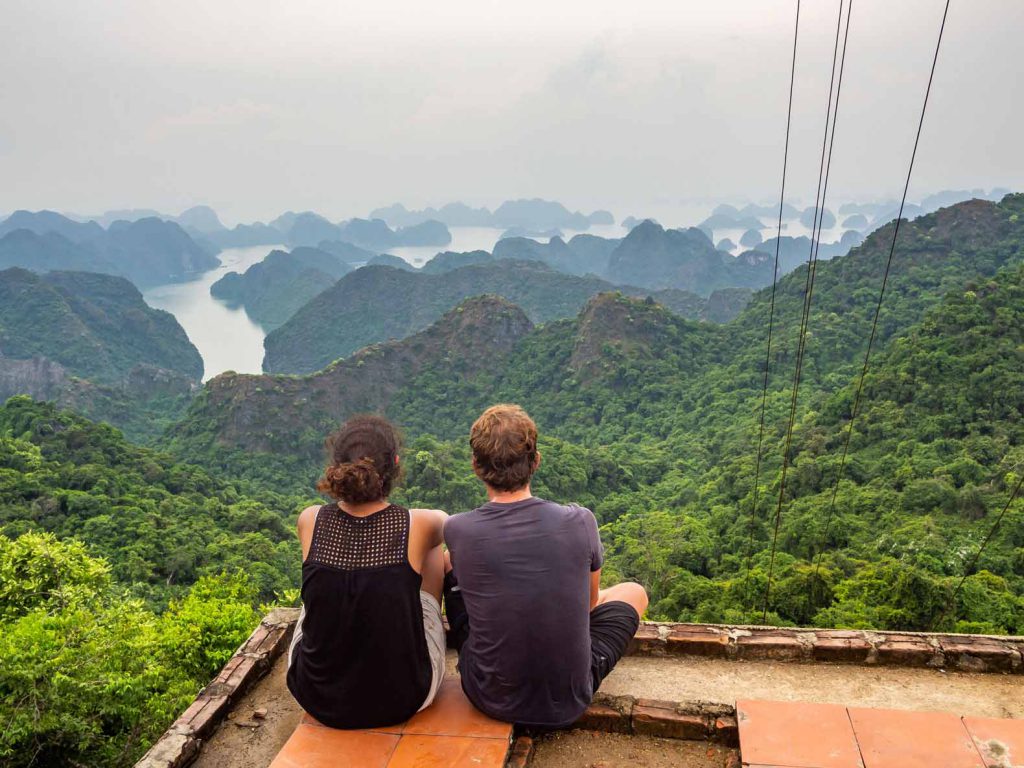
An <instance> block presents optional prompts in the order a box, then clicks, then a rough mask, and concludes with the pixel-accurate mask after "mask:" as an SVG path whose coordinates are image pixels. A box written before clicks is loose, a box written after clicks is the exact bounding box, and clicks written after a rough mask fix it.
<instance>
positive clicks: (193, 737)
mask: <svg viewBox="0 0 1024 768" xmlns="http://www.w3.org/2000/svg"><path fill="white" fill-rule="evenodd" d="M298 615H299V611H298V609H297V608H277V609H275V610H273V611H271V612H270V613H269V614H267V616H265V617H264V618H263V620H262V621H261V622H260V624H259V626H258V627H257V628H256V629H255V630H254V631H253V633H252V635H250V636H249V638H248V639H247V640H246V641H245V642H244V643H243V644H242V646H241V647H240V648H239V649H238V650H237V651H236V652H235V654H234V655H233V656H232V657H231V659H229V660H228V663H227V664H225V665H224V668H223V669H222V670H221V671H220V673H219V674H218V675H217V677H215V678H214V679H213V680H212V681H211V682H210V684H209V685H207V686H206V687H205V688H203V690H202V691H200V692H199V695H198V696H197V697H196V699H195V701H193V702H192V704H191V705H190V706H189V707H188V709H186V710H185V711H184V712H183V713H182V714H181V716H180V717H179V718H178V719H177V720H175V721H174V723H173V724H172V725H171V727H170V728H168V730H167V731H166V732H165V733H164V734H163V736H161V737H160V738H159V739H158V740H157V742H156V743H155V744H153V746H152V747H151V748H150V749H149V751H148V752H147V753H146V754H145V755H144V756H143V757H142V759H141V760H139V762H137V763H136V764H135V768H184V766H187V765H189V764H190V763H191V762H192V761H193V760H195V758H196V757H197V756H198V754H199V749H200V747H201V746H202V742H203V740H204V739H207V738H209V736H210V735H211V734H212V733H213V731H214V730H215V729H216V727H217V726H218V725H219V724H220V722H221V721H222V720H223V719H224V718H225V716H226V715H227V713H228V712H229V711H230V710H231V707H232V706H233V705H234V703H235V702H236V701H237V700H238V698H239V697H241V696H242V695H243V694H244V693H245V692H246V690H248V689H249V687H251V686H252V684H253V683H255V682H256V681H257V680H259V679H261V678H262V677H263V676H264V675H265V674H266V673H267V671H268V670H269V669H270V668H271V666H273V663H274V661H275V660H276V659H277V658H278V657H279V656H280V655H281V654H282V653H283V652H284V651H285V649H286V648H287V647H288V644H289V642H290V641H291V636H292V632H293V631H294V629H295V622H296V621H297V620H298ZM628 653H629V654H632V655H639V656H710V657H716V658H720V659H727V660H739V661H743V660H750V659H771V660H775V661H784V662H798V663H799V662H802V663H811V664H813V663H821V662H840V663H848V664H855V665H869V666H870V665H892V666H917V667H933V668H939V667H941V668H946V669H955V670H961V671H965V672H987V673H996V672H1001V673H1008V672H1010V673H1016V674H1024V637H1008V636H992V635H957V634H930V633H923V632H886V631H873V630H842V629H790V628H780V627H760V626H749V625H728V626H727V625H720V624H679V623H663V622H649V621H645V622H643V623H642V624H641V625H640V628H639V630H638V631H637V633H636V636H635V637H634V639H633V642H632V643H631V644H630V648H629V650H628ZM574 727H577V728H585V729H588V730H604V731H610V732H615V733H635V734H641V735H652V736H663V737H669V738H684V739H708V740H713V741H719V742H721V743H723V744H726V745H732V742H733V739H734V738H738V737H737V736H736V735H735V734H736V733H737V732H736V711H735V708H732V707H728V706H722V705H718V704H707V703H703V702H691V703H680V702H666V701H657V700H650V699H637V698H634V697H632V696H614V697H613V696H606V695H604V694H601V693H598V695H597V696H596V697H595V699H594V703H593V704H592V705H591V706H590V707H589V708H588V709H587V711H586V712H585V713H584V715H583V717H582V718H580V720H579V721H578V722H577V723H576V725H575V726H574ZM528 743H529V742H524V743H523V744H522V745H521V747H520V752H519V753H518V754H519V756H520V757H521V758H523V759H524V761H525V759H526V758H528V756H529V750H527V748H526V747H527V744H528ZM531 746H532V745H531ZM514 755H515V752H514Z"/></svg>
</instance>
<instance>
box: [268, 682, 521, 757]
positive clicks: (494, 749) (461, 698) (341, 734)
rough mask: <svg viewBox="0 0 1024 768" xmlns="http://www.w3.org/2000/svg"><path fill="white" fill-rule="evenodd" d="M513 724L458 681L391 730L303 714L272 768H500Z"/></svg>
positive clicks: (448, 684)
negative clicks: (489, 711) (341, 726)
mask: <svg viewBox="0 0 1024 768" xmlns="http://www.w3.org/2000/svg"><path fill="white" fill-rule="evenodd" d="M511 738H512V726H511V725H509V724H508V723H501V722H498V721H497V720H492V719H491V718H489V717H487V716H486V715H484V714H482V713H481V712H480V711H478V710H477V709H476V708H475V707H474V706H473V705H472V704H470V703H469V700H468V699H467V698H466V696H465V694H464V693H463V692H462V687H461V686H460V685H459V681H458V680H457V679H449V680H446V681H445V682H444V683H442V685H441V689H440V690H439V691H438V693H437V696H436V697H435V699H434V702H433V704H431V705H430V706H429V707H427V709H425V710H423V711H422V712H418V713H416V714H415V715H413V717H411V718H410V719H409V720H408V721H407V722H405V723H400V724H398V725H395V726H392V727H390V728H375V729H371V730H364V731H343V730H337V729H334V728H328V727H326V726H324V725H321V724H320V723H318V722H317V721H316V720H314V719H313V718H312V717H310V716H309V715H305V716H304V717H303V719H302V722H301V723H300V725H299V727H298V728H296V729H295V732H294V733H293V734H292V736H291V738H290V739H288V742H287V743H286V744H285V745H284V747H283V748H282V749H281V751H280V752H279V753H278V755H277V757H276V758H275V759H274V762H273V763H271V764H270V768H340V767H341V766H359V768H502V766H504V765H505V758H506V755H507V753H508V748H509V742H510V740H511Z"/></svg>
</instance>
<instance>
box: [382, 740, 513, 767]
mask: <svg viewBox="0 0 1024 768" xmlns="http://www.w3.org/2000/svg"><path fill="white" fill-rule="evenodd" d="M507 753H508V740H507V739H486V738H474V737H471V736H416V735H406V736H402V739H401V740H400V741H399V742H398V747H397V749H395V754H394V755H393V756H392V757H391V762H389V763H388V768H482V767H483V766H494V768H501V767H502V766H504V765H505V756H506V754H507Z"/></svg>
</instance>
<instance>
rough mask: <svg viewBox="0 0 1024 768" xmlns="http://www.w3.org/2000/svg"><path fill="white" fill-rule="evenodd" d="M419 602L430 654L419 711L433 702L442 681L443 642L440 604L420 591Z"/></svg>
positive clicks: (443, 662) (443, 664) (427, 593)
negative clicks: (426, 688) (428, 674)
mask: <svg viewBox="0 0 1024 768" xmlns="http://www.w3.org/2000/svg"><path fill="white" fill-rule="evenodd" d="M420 602H421V603H422V604H423V634H424V635H426V638H427V652H428V653H429V654H430V669H431V671H432V673H433V674H432V677H431V680H430V690H429V691H427V698H426V699H424V700H423V705H422V706H421V707H420V709H426V708H427V707H429V706H430V705H431V704H432V703H433V702H434V697H435V696H436V695H437V690H438V689H439V688H440V687H441V681H442V680H444V668H445V641H444V624H442V623H441V603H439V602H438V601H437V598H435V597H434V596H433V595H432V594H430V593H429V592H424V591H423V590H422V589H421V590H420Z"/></svg>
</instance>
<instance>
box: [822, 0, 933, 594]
mask: <svg viewBox="0 0 1024 768" xmlns="http://www.w3.org/2000/svg"><path fill="white" fill-rule="evenodd" d="M948 14H949V0H946V8H945V10H944V11H943V13H942V24H941V25H940V26H939V38H938V40H937V41H936V43H935V55H934V56H933V57H932V69H931V72H930V73H929V75H928V87H927V88H926V89H925V92H924V103H923V104H922V105H921V117H920V119H919V120H918V123H917V135H916V136H915V137H914V149H913V151H912V152H911V153H910V167H909V168H908V169H907V180H906V183H905V184H904V185H903V198H902V199H901V200H900V210H899V213H898V214H897V216H896V224H895V226H894V228H893V232H892V242H891V243H890V244H889V258H888V259H887V260H886V262H885V273H884V274H883V275H882V288H881V290H880V291H879V293H878V303H877V305H876V306H875V316H874V319H873V320H872V321H871V335H870V336H869V337H868V348H867V350H866V351H865V353H864V364H863V366H862V367H861V372H860V380H859V381H858V382H857V393H856V395H855V396H854V399H853V410H852V411H851V414H850V422H849V424H848V425H847V430H846V439H845V440H844V442H843V454H842V458H841V459H840V461H839V471H838V472H837V474H836V481H835V485H834V486H833V487H832V500H831V502H830V503H829V508H828V516H827V517H826V518H825V531H824V535H823V536H822V539H821V541H822V545H821V548H820V549H819V551H818V555H817V556H816V558H815V561H816V562H815V566H814V577H815V579H816V578H817V576H818V575H819V573H820V571H821V558H822V556H823V555H824V551H825V544H826V543H827V541H828V532H829V530H830V527H831V525H832V518H833V515H834V514H835V509H836V497H837V496H838V494H839V482H840V480H842V477H843V470H844V469H845V468H846V458H847V454H848V453H849V451H850V439H851V437H852V436H853V422H854V420H855V419H856V418H857V414H858V413H859V410H860V401H861V394H862V392H863V390H864V379H865V378H866V377H867V374H868V364H869V362H870V360H871V350H872V347H874V344H875V337H876V335H877V333H878V318H879V315H880V314H881V312H882V301H883V300H884V299H885V288H886V286H887V285H888V283H889V270H890V269H891V268H892V260H893V254H894V253H895V252H896V238H897V237H898V236H899V233H900V222H901V221H902V220H903V207H904V205H906V202H907V192H908V191H909V189H910V177H911V174H912V173H913V172H914V160H915V158H916V157H917V145H918V142H920V140H921V129H922V127H923V126H924V115H925V112H926V111H927V109H928V97H929V96H930V95H931V92H932V80H933V79H934V78H935V67H936V64H937V63H938V60H939V49H940V48H941V46H942V33H943V32H944V31H945V29H946V17H947V16H948ZM812 584H813V580H812Z"/></svg>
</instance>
